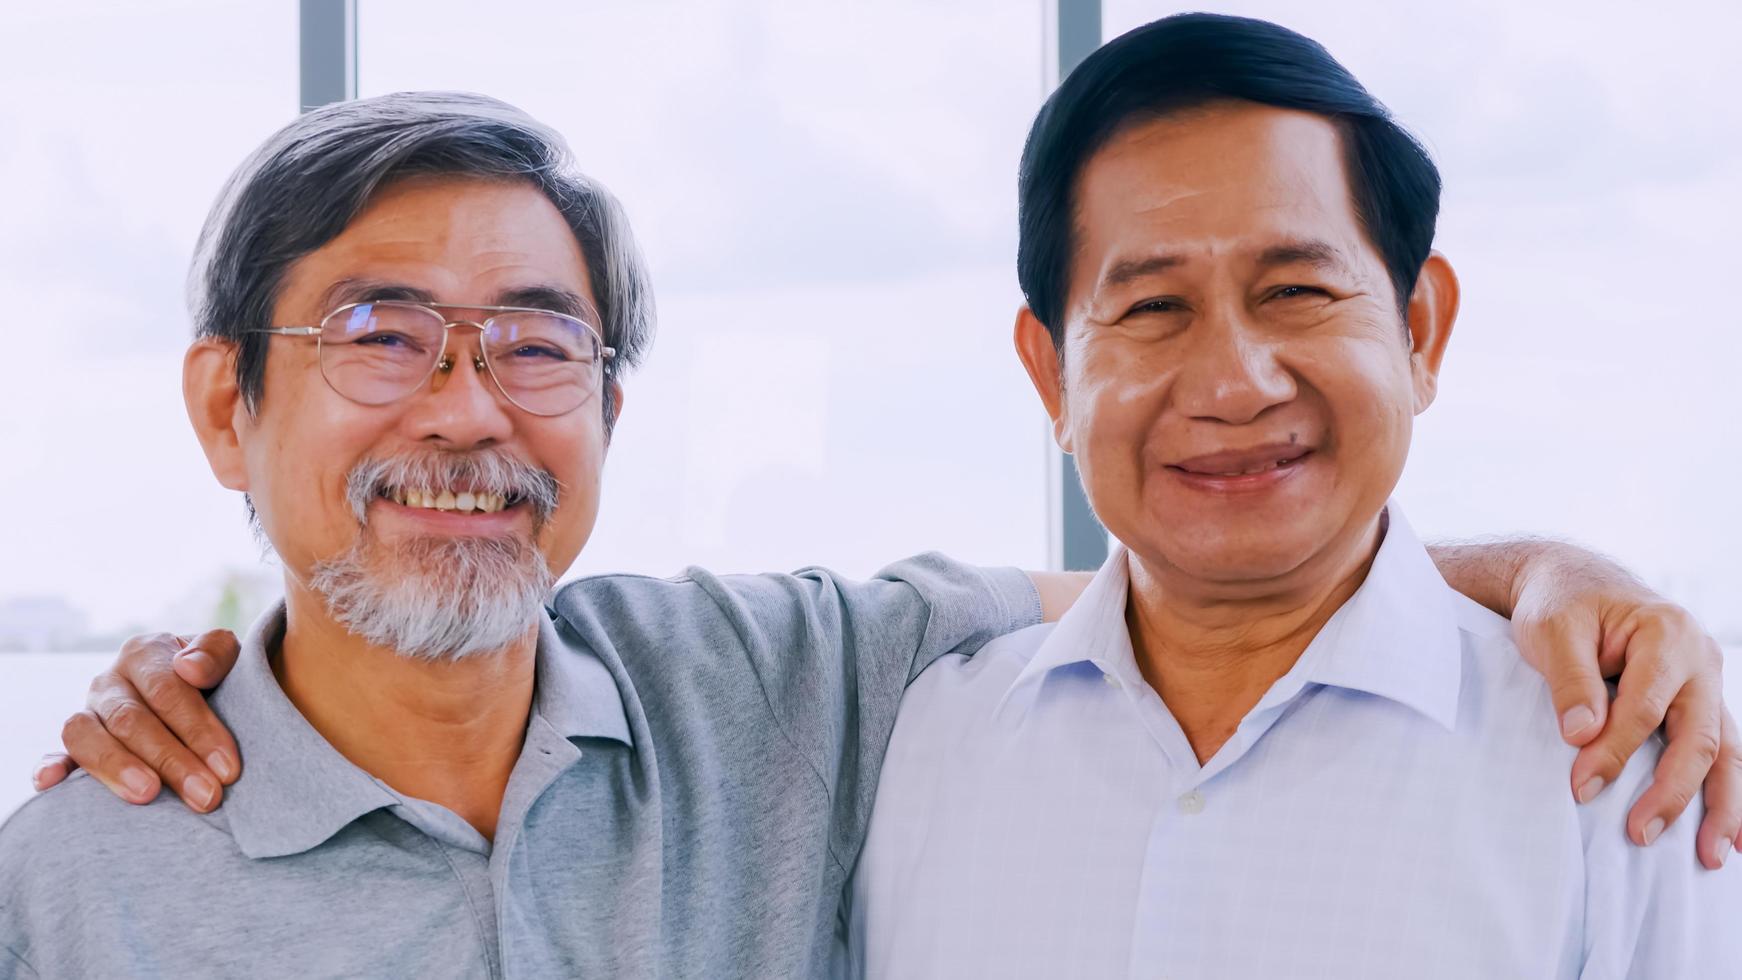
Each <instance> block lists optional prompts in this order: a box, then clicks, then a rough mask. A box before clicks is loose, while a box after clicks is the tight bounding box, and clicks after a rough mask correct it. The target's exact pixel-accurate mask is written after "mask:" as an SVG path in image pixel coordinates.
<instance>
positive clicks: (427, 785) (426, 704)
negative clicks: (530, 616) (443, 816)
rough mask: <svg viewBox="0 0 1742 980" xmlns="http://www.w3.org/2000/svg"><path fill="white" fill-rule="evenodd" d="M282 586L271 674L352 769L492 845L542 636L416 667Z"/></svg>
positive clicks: (317, 602)
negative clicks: (279, 639)
mask: <svg viewBox="0 0 1742 980" xmlns="http://www.w3.org/2000/svg"><path fill="white" fill-rule="evenodd" d="M286 584H287V586H288V589H287V596H286V600H285V605H286V609H285V629H284V642H283V645H282V646H281V647H280V649H279V652H278V656H277V657H276V658H275V660H274V662H273V673H274V675H275V676H276V677H277V679H278V683H279V686H280V687H282V688H283V689H284V693H285V695H286V696H287V697H289V698H290V701H291V703H292V704H294V705H296V708H297V710H298V711H300V712H301V713H302V716H303V717H304V718H306V719H308V722H309V724H310V725H313V726H314V728H315V730H316V731H318V732H320V733H321V736H322V737H323V738H325V739H326V740H327V741H328V742H329V743H331V745H332V746H333V748H335V749H337V750H338V751H339V754H341V755H343V756H344V757H345V758H346V759H348V760H350V761H351V763H352V764H353V765H355V766H357V767H358V768H359V769H362V770H363V771H364V772H367V773H369V774H370V775H372V776H374V777H376V778H377V779H379V780H381V781H382V782H384V783H386V784H387V785H389V786H391V787H393V789H394V790H395V791H397V792H399V793H402V794H404V795H406V796H413V797H417V798H418V799H423V800H429V801H430V802H432V803H438V804H440V805H442V806H444V807H447V808H448V809H449V810H452V811H453V812H455V813H457V814H459V815H460V817H461V818H463V819H464V820H465V821H466V822H467V823H469V824H471V825H472V826H473V827H475V828H477V830H478V832H479V833H481V834H483V835H484V836H485V837H486V838H493V837H494V836H495V833H496V817H497V814H498V813H499V812H500V811H501V809H502V797H503V794H504V793H506V792H507V789H508V777H509V775H510V774H511V773H512V772H513V770H514V763H515V761H516V760H517V759H518V758H519V757H520V749H521V743H522V741H523V740H524V737H525V732H526V722H527V718H528V717H529V715H530V714H531V711H532V692H533V680H534V671H535V665H536V649H537V640H538V633H537V631H536V630H533V631H531V632H529V633H528V634H527V636H526V637H525V638H524V639H523V640H522V641H519V642H517V643H515V644H514V645H512V646H511V647H509V648H507V649H505V650H503V651H501V652H500V653H495V654H489V655H484V656H476V657H469V658H467V659H464V660H460V661H446V662H430V661H422V660H413V659H410V658H407V657H402V656H400V655H399V654H398V653H397V652H395V651H393V650H388V649H383V648H381V647H378V646H373V645H371V644H369V643H366V642H364V641H363V640H361V639H359V638H358V637H356V636H355V635H353V634H351V633H350V632H349V631H347V630H346V629H345V628H344V627H342V626H340V625H339V624H337V623H335V622H333V620H332V618H331V616H330V615H329V614H328V613H327V609H326V603H325V601H324V600H323V599H322V598H321V597H320V596H319V595H316V594H314V593H311V592H309V591H307V590H305V589H302V588H301V587H300V586H299V585H298V584H297V583H295V582H288V581H287V583H286Z"/></svg>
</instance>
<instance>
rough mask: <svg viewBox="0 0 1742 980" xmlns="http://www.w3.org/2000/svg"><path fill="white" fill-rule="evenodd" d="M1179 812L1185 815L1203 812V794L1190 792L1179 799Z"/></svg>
mask: <svg viewBox="0 0 1742 980" xmlns="http://www.w3.org/2000/svg"><path fill="white" fill-rule="evenodd" d="M1179 812H1181V813H1184V814H1186V815H1188V816H1189V815H1191V814H1195V813H1203V812H1204V794H1202V793H1200V792H1198V791H1197V790H1195V789H1194V790H1192V791H1191V792H1190V793H1187V794H1185V795H1184V796H1182V797H1180V798H1179Z"/></svg>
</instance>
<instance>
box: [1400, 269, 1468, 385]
mask: <svg viewBox="0 0 1742 980" xmlns="http://www.w3.org/2000/svg"><path fill="white" fill-rule="evenodd" d="M1457 318H1458V274H1457V273H1456V272H1453V271H1452V264H1451V263H1450V262H1448V261H1446V257H1445V256H1444V255H1441V254H1440V253H1439V252H1430V253H1428V257H1427V261H1426V262H1425V263H1423V264H1422V267H1421V275H1419V276H1417V277H1416V280H1415V292H1413V293H1411V294H1410V296H1409V375H1410V382H1411V383H1412V384H1413V385H1414V386H1415V414H1417V415H1420V414H1421V413H1423V412H1425V411H1427V409H1428V406H1429V405H1432V404H1433V403H1434V396H1435V395H1436V394H1438V393H1439V387H1440V362H1441V361H1443V360H1445V356H1446V344H1447V343H1448V342H1449V341H1450V340H1451V339H1452V323H1453V321H1455V320H1456V319H1457Z"/></svg>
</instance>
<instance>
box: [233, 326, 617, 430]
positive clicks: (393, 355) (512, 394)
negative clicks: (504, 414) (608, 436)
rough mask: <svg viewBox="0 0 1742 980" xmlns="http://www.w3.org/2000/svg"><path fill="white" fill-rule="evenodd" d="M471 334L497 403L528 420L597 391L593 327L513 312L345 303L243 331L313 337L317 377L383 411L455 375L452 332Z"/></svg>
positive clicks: (597, 346)
mask: <svg viewBox="0 0 1742 980" xmlns="http://www.w3.org/2000/svg"><path fill="white" fill-rule="evenodd" d="M443 309H463V310H476V311H481V312H487V313H490V314H492V315H491V316H490V318H489V319H487V320H484V321H483V322H482V323H479V322H475V321H472V320H449V319H448V318H447V317H446V316H445V315H443V314H442V313H441V312H439V311H440V310H443ZM454 327H472V328H475V329H476V330H477V331H478V334H479V343H478V346H479V349H480V350H481V351H482V355H481V356H478V357H475V358H474V359H473V363H474V364H475V366H476V367H477V369H478V370H479V371H480V372H483V373H485V374H488V375H489V376H490V378H491V380H492V381H494V382H495V383H496V388H497V390H499V391H501V392H502V395H503V397H505V398H507V399H508V400H509V401H510V402H512V403H514V404H515V405H516V406H518V407H519V408H521V409H523V410H524V411H527V412H530V413H532V414H533V415H545V416H551V415H563V414H566V413H568V412H572V411H574V410H575V409H577V408H579V407H580V406H581V405H582V404H584V403H585V402H586V400H587V399H588V398H589V397H591V396H592V395H593V394H595V393H596V392H597V391H598V390H599V386H600V383H601V380H602V378H603V376H604V363H605V361H606V359H608V358H611V357H615V356H616V354H617V352H616V351H615V350H614V349H612V348H610V347H606V346H605V341H604V338H602V337H601V336H600V335H599V332H598V330H596V329H594V328H593V326H592V325H591V324H589V323H587V322H586V321H585V320H581V319H579V318H577V317H572V316H569V315H568V314H566V313H556V312H553V311H550V310H539V309H532V308H530V307H519V306H456V305H453V304H446V303H412V302H406V301H401V300H376V301H374V302H368V303H349V304H346V305H345V306H341V307H339V308H338V309H336V310H334V311H333V312H331V313H328V314H327V315H326V317H325V318H324V319H322V320H321V323H320V326H318V327H259V328H256V329H252V330H249V331H247V332H248V333H265V334H277V335H279V336H282V337H314V338H315V339H316V343H317V345H318V350H319V354H320V361H321V376H322V377H324V378H326V381H327V384H328V385H330V386H331V387H332V389H333V390H334V391H336V392H338V393H339V394H340V395H343V396H344V397H346V398H349V399H350V400H352V401H354V402H357V403H359V404H363V405H386V404H388V403H389V402H394V401H398V400H399V399H401V398H404V397H405V396H407V395H409V394H411V393H412V392H414V391H417V390H418V389H420V388H422V387H423V386H424V385H425V384H426V383H428V381H429V379H430V376H431V375H432V374H434V373H435V372H436V371H437V370H440V371H442V372H443V373H446V372H449V371H452V370H453V369H454V361H453V358H452V357H450V356H449V355H448V353H447V343H448V331H449V330H451V329H453V328H454Z"/></svg>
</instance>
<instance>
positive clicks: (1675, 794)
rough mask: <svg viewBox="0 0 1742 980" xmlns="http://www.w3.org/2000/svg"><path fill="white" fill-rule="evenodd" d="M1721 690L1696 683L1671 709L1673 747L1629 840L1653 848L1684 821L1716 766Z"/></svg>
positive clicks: (1630, 823)
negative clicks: (1680, 819) (1669, 829)
mask: <svg viewBox="0 0 1742 980" xmlns="http://www.w3.org/2000/svg"><path fill="white" fill-rule="evenodd" d="M1722 698H1723V696H1722V694H1720V693H1719V691H1718V689H1717V686H1716V685H1714V684H1710V683H1707V682H1706V681H1705V680H1703V679H1702V678H1698V677H1696V678H1695V679H1694V680H1693V681H1692V682H1690V683H1689V684H1688V685H1687V686H1686V687H1684V688H1682V691H1681V693H1680V694H1678V695H1676V698H1675V700H1674V701H1672V702H1671V703H1670V706H1669V715H1668V718H1667V719H1666V727H1665V734H1666V735H1667V736H1668V744H1667V745H1665V747H1664V750H1663V756H1662V757H1661V758H1659V759H1658V760H1657V768H1656V770H1655V771H1654V772H1653V774H1652V778H1651V785H1650V786H1648V787H1646V789H1645V792H1644V793H1643V794H1642V795H1641V796H1640V797H1639V799H1638V800H1637V801H1636V802H1635V803H1634V804H1633V810H1632V811H1631V812H1630V813H1628V815H1627V836H1628V837H1630V838H1632V839H1633V842H1634V843H1636V844H1643V845H1649V844H1651V843H1653V842H1654V841H1656V840H1657V838H1658V835H1659V834H1661V833H1663V831H1664V829H1665V828H1667V827H1668V826H1669V825H1670V824H1672V823H1674V822H1675V820H1676V818H1677V817H1679V816H1681V815H1682V811H1684V810H1686V809H1687V807H1688V804H1689V803H1692V802H1693V801H1694V796H1695V794H1697V793H1698V792H1699V790H1700V784H1701V783H1703V782H1705V781H1706V774H1707V773H1709V772H1711V771H1712V764H1713V763H1715V762H1716V761H1717V760H1718V744H1719V742H1718V728H1719V720H1718V716H1719V712H1720V709H1721V708H1722V704H1723V701H1722Z"/></svg>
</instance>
